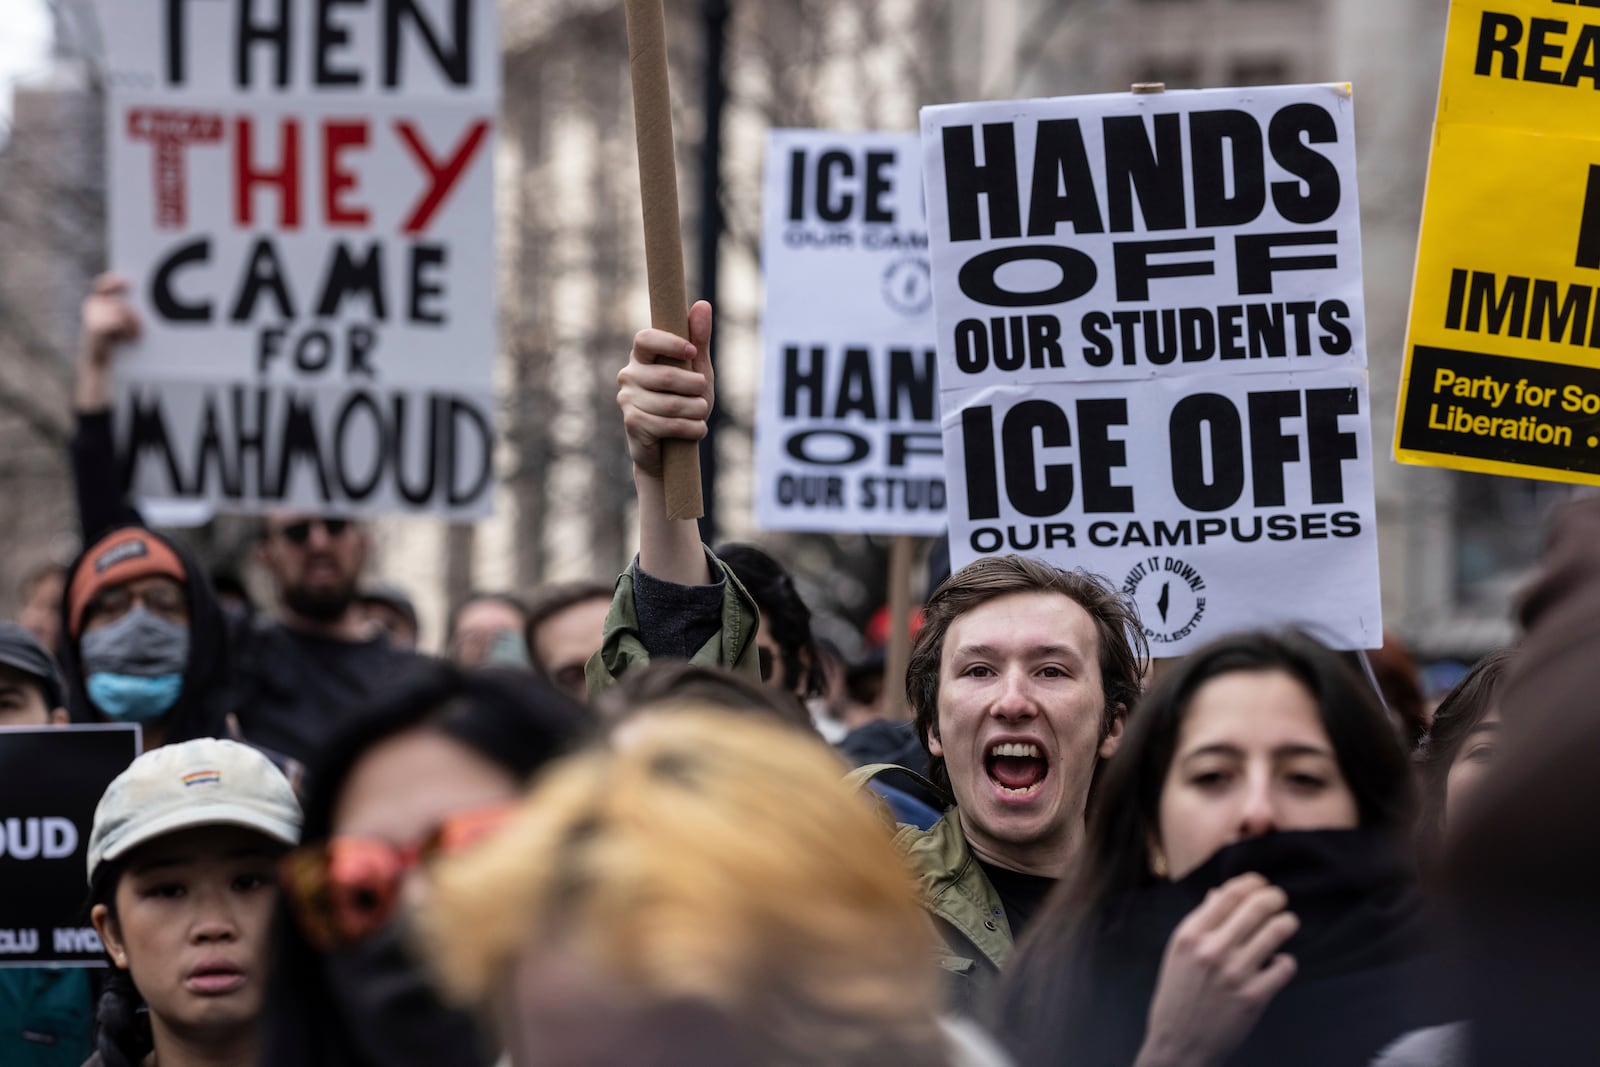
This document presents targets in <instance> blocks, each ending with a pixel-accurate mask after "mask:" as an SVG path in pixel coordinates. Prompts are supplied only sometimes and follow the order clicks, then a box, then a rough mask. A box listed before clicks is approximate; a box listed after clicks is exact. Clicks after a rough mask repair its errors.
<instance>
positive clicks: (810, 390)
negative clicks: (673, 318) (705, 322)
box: [755, 130, 946, 536]
mask: <svg viewBox="0 0 1600 1067" xmlns="http://www.w3.org/2000/svg"><path fill="white" fill-rule="evenodd" d="M761 258H762V270H763V274H764V276H765V283H766V309H765V312H764V313H763V315H762V319H761V333H762V338H763V346H764V350H765V368H764V373H763V375H762V382H761V396H760V400H759V403H758V407H757V411H758V416H757V418H756V423H755V435H756V463H757V471H756V486H757V489H756V519H757V522H758V523H759V524H760V525H761V526H762V527H764V528H765V529H769V530H804V531H812V532H825V533H876V534H922V535H929V536H933V535H938V534H940V533H943V532H944V525H945V496H946V490H945V481H944V461H943V458H942V456H941V448H940V435H939V407H938V403H939V393H938V379H937V373H936V366H937V363H936V360H935V356H934V347H933V292H932V287H931V282H932V279H931V277H930V271H929V265H928V233H927V221H926V219H925V216H924V213H923V206H922V160H921V147H920V142H919V140H918V137H917V135H916V134H915V133H835V132H832V131H828V130H775V131H773V133H772V135H771V138H770V139H769V140H768V142H767V164H766V185H765V191H764V197H763V225H762V254H761Z"/></svg>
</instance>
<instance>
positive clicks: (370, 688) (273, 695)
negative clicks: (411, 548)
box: [234, 619, 420, 763]
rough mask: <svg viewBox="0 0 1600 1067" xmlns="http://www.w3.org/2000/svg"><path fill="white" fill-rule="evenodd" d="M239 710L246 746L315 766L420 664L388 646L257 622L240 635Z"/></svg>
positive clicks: (237, 653) (412, 656)
mask: <svg viewBox="0 0 1600 1067" xmlns="http://www.w3.org/2000/svg"><path fill="white" fill-rule="evenodd" d="M235 636H236V644H235V646H234V659H235V663H236V664H237V665H238V690H237V700H236V701H235V707H236V708H237V711H238V716H239V726H240V729H241V730H242V731H243V733H244V736H245V739H246V740H248V741H250V742H251V743H253V744H256V745H260V746H262V747H263V748H268V749H272V750H273V751H275V752H281V753H282V754H284V755H286V756H292V757H293V758H294V759H297V760H299V761H300V762H302V763H311V762H313V761H314V758H315V756H316V753H317V750H318V749H319V748H320V747H321V745H322V743H323V742H324V741H325V740H327V738H328V736H329V735H330V734H331V733H332V732H333V730H334V729H335V727H337V726H338V724H339V723H341V722H343V721H344V720H345V719H347V718H349V716H350V714H351V712H353V711H355V710H356V709H357V708H359V707H360V705H361V704H362V703H363V702H364V701H365V700H366V698H367V697H369V696H370V695H371V694H372V693H373V692H374V691H375V690H377V689H378V688H380V687H382V686H384V685H386V684H388V683H390V682H392V681H393V680H394V679H395V678H396V677H397V676H403V675H404V674H405V672H406V670H407V668H408V667H410V666H412V665H414V664H416V663H418V662H419V661H420V657H419V656H417V655H416V654H415V653H412V652H406V651H404V650H402V649H397V648H395V647H394V646H392V645H390V644H389V643H388V642H387V641H386V640H385V639H384V638H382V637H377V638H374V639H372V640H370V641H336V640H332V639H330V638H326V637H313V636H311V635H309V634H303V633H299V632H297V631H295V630H291V629H289V628H288V627H286V626H283V625H281V624H280V623H276V622H270V621H266V620H261V619H257V620H255V621H254V622H252V623H249V624H247V625H245V626H242V627H240V629H239V630H238V631H237V632H236V635H235Z"/></svg>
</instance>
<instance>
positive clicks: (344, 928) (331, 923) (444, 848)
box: [278, 804, 516, 952]
mask: <svg viewBox="0 0 1600 1067" xmlns="http://www.w3.org/2000/svg"><path fill="white" fill-rule="evenodd" d="M515 807H516V805H515V804H496V805H494V806H492V807H486V808H474V809H471V810H469V811H462V812H457V813H456V814H454V815H451V816H449V817H448V818H446V819H445V820H444V821H443V822H441V823H440V824H439V826H438V828H437V829H435V830H434V831H433V832H432V833H431V834H429V835H428V836H427V837H426V838H424V839H423V841H422V843H421V844H417V845H396V844H395V843H394V842H392V841H388V840H385V839H384V838H381V837H363V836H359V835H354V834H345V835H341V836H338V837H333V838H329V839H328V840H327V841H324V842H322V843H320V844H316V845H306V846H303V847H301V848H297V849H295V850H294V851H292V852H290V853H289V854H288V855H287V856H285V857H284V858H283V860H282V861H281V863H280V865H279V867H278V881H279V883H280V884H281V885H282V887H283V892H284V896H285V897H287V898H288V901H289V908H290V910H291V911H292V912H293V913H294V917H295V921H296V922H297V923H298V925H299V927H300V930H301V932H302V933H304V934H305V937H306V940H307V941H309V942H310V943H311V946H312V947H313V948H315V949H316V950H317V951H319V952H327V951H330V950H332V949H338V948H347V947H349V946H351V945H355V944H359V943H360V942H362V941H364V940H366V939H367V938H369V937H371V936H372V935H373V934H375V933H377V932H378V931H379V930H381V929H382V928H383V926H384V924H386V923H387V922H388V921H389V920H390V919H391V918H393V917H394V913H395V910H396V909H397V907H398V906H399V903H400V891H401V887H402V885H403V884H404V883H405V877H406V875H407V873H409V872H410V871H412V870H414V869H416V868H417V867H420V866H422V865H423V864H425V863H427V862H428V861H429V860H431V859H432V858H433V857H434V856H437V855H440V854H449V853H452V852H455V851H458V850H460V849H463V848H466V847H468V846H469V845H472V844H474V843H476V842H478V841H481V840H483V839H484V838H485V837H488V836H489V835H490V834H492V833H493V832H494V831H495V830H496V829H498V828H499V827H500V826H501V824H503V823H504V822H505V821H506V818H507V816H509V815H510V814H511V812H512V811H513V810H515Z"/></svg>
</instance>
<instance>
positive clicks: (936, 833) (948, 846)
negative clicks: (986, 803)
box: [847, 764, 1013, 1012]
mask: <svg viewBox="0 0 1600 1067" xmlns="http://www.w3.org/2000/svg"><path fill="white" fill-rule="evenodd" d="M891 773H898V774H906V775H910V774H913V772H911V771H908V770H906V769H905V768H903V767H894V766H892V765H891V764H874V765H872V766H867V767H862V768H860V769H858V770H856V771H853V772H851V774H850V776H849V778H848V779H847V781H849V782H850V783H851V784H852V785H854V786H856V787H858V788H865V787H866V785H867V784H868V783H869V782H871V781H873V780H874V779H877V778H879V777H883V776H886V775H888V774H891ZM913 776H914V777H919V778H920V776H915V775H913ZM922 781H924V782H925V783H926V780H925V779H922ZM926 784H927V786H928V788H930V789H934V790H935V791H938V790H937V787H934V786H933V785H932V784H931V783H926ZM894 843H895V845H896V847H898V848H899V849H900V851H901V853H902V854H903V855H904V856H905V857H906V859H907V861H909V863H910V864H911V869H912V872H913V873H914V874H915V876H916V879H917V891H918V893H919V894H920V895H921V897H922V904H923V907H925V908H927V909H928V914H929V917H930V918H931V919H932V920H933V925H934V928H935V930H937V932H938V934H939V939H940V941H941V942H943V949H942V951H941V952H940V955H939V964H940V966H942V967H943V968H944V969H945V970H946V971H948V972H949V973H950V975H951V982H950V1001H951V1003H950V1007H951V1008H952V1009H954V1010H957V1011H964V1012H965V1011H971V1010H973V1009H975V1008H977V1007H978V1006H979V1005H981V1004H982V1003H983V1002H984V1001H985V1000H986V999H987V998H988V996H989V995H990V993H991V992H992V991H993V989H994V987H995V985H996V984H997V982H998V980H999V977H1000V971H1001V969H1002V968H1004V967H1005V965H1006V962H1007V961H1008V960H1009V959H1010V958H1011V950H1012V947H1013V940H1012V936H1011V924H1010V923H1009V922H1007V921H1006V909H1005V907H1004V906H1003V905H1002V904H1001V901H1000V894H999V893H997V892H996V891H995V888H994V886H993V885H992V884H990V882H989V876H988V875H986V874H984V873H983V867H982V866H980V865H979V864H978V860H977V857H976V856H974V855H973V853H972V849H971V847H969V846H968V845H967V838H966V835H965V834H963V833H962V831H961V812H960V811H959V810H958V809H957V808H956V806H955V802H954V801H951V802H950V803H949V805H948V806H947V807H946V808H945V811H944V817H943V818H941V819H940V820H939V821H938V822H936V823H934V824H933V825H932V826H931V827H929V828H928V829H926V830H922V829H919V828H917V827H915V826H908V825H905V824H900V825H897V826H896V827H895V834H894Z"/></svg>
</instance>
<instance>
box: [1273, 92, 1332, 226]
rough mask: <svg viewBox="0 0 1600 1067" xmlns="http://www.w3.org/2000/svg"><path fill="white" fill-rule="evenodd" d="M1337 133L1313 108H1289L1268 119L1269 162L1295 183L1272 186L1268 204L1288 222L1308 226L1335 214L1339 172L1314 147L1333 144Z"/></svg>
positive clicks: (1328, 117)
mask: <svg viewBox="0 0 1600 1067" xmlns="http://www.w3.org/2000/svg"><path fill="white" fill-rule="evenodd" d="M1338 140H1339V129H1338V127H1337V126H1336V125H1335V124H1334V121H1333V116H1332V115H1330V114H1329V113H1328V112H1327V110H1326V109H1324V108H1320V107H1318V106H1317V105H1315V104H1290V105H1289V106H1288V107H1286V108H1284V109H1283V110H1281V111H1279V112H1278V113H1277V114H1276V115H1274V116H1272V122H1271V123H1270V124H1269V125H1268V127H1267V141H1268V143H1269V144H1270V145H1271V147H1272V158H1273V159H1275V160H1277V161H1278V165H1279V166H1280V167H1282V168H1283V169H1284V170H1286V171H1288V172H1289V173H1290V174H1293V175H1294V176H1295V177H1296V178H1298V179H1300V180H1299V181H1290V182H1273V183H1272V203H1273V206H1274V207H1276V208H1277V209H1278V214H1280V215H1282V216H1283V217H1284V218H1285V219H1286V220H1288V221H1289V222H1294V223H1298V224H1300V225H1302V226H1309V225H1311V224H1312V223H1317V222H1321V221H1323V220H1324V219H1328V218H1331V217H1332V216H1333V213H1334V212H1335V211H1338V210H1339V168H1337V167H1335V166H1334V165H1333V161H1332V160H1330V159H1329V158H1328V157H1327V156H1325V155H1323V154H1322V153H1321V152H1318V151H1316V150H1315V149H1313V148H1311V147H1310V146H1311V145H1314V144H1333V143H1336V142H1337V141H1338Z"/></svg>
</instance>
